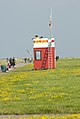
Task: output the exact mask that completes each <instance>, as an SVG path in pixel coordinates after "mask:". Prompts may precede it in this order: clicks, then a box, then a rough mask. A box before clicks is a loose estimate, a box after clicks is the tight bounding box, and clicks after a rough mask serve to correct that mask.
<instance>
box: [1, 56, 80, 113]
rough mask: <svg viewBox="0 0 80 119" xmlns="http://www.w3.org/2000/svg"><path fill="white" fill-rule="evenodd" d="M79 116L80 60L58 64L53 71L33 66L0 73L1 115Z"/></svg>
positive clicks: (71, 59) (64, 60)
mask: <svg viewBox="0 0 80 119" xmlns="http://www.w3.org/2000/svg"><path fill="white" fill-rule="evenodd" d="M74 113H80V58H66V59H59V60H58V61H57V68H56V69H52V70H50V69H47V70H33V64H28V65H26V66H24V67H20V68H17V69H14V70H12V71H10V72H8V73H0V114H17V115H18V114H19V115H20V114H74Z"/></svg>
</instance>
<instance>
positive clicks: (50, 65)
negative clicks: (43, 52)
mask: <svg viewBox="0 0 80 119" xmlns="http://www.w3.org/2000/svg"><path fill="white" fill-rule="evenodd" d="M52 64H53V63H52V48H51V42H49V43H48V69H52V68H53V65H52Z"/></svg>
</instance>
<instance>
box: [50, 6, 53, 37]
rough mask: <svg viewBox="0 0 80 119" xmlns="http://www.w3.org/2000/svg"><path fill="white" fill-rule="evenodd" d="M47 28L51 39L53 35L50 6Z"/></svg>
mask: <svg viewBox="0 0 80 119" xmlns="http://www.w3.org/2000/svg"><path fill="white" fill-rule="evenodd" d="M49 28H50V39H51V38H52V37H53V34H52V8H51V12H50V18H49Z"/></svg>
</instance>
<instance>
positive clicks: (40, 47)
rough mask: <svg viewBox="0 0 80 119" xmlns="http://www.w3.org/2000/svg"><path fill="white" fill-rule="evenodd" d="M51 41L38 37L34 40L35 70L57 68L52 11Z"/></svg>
mask: <svg viewBox="0 0 80 119" xmlns="http://www.w3.org/2000/svg"><path fill="white" fill-rule="evenodd" d="M49 27H50V39H48V38H43V37H40V38H39V37H38V36H37V35H36V36H35V38H34V39H33V45H34V69H35V70H37V69H54V68H56V55H55V44H54V38H53V37H52V9H51V14H50V20H49Z"/></svg>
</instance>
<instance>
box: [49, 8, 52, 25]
mask: <svg viewBox="0 0 80 119" xmlns="http://www.w3.org/2000/svg"><path fill="white" fill-rule="evenodd" d="M49 27H52V8H51V13H50V19H49Z"/></svg>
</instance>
